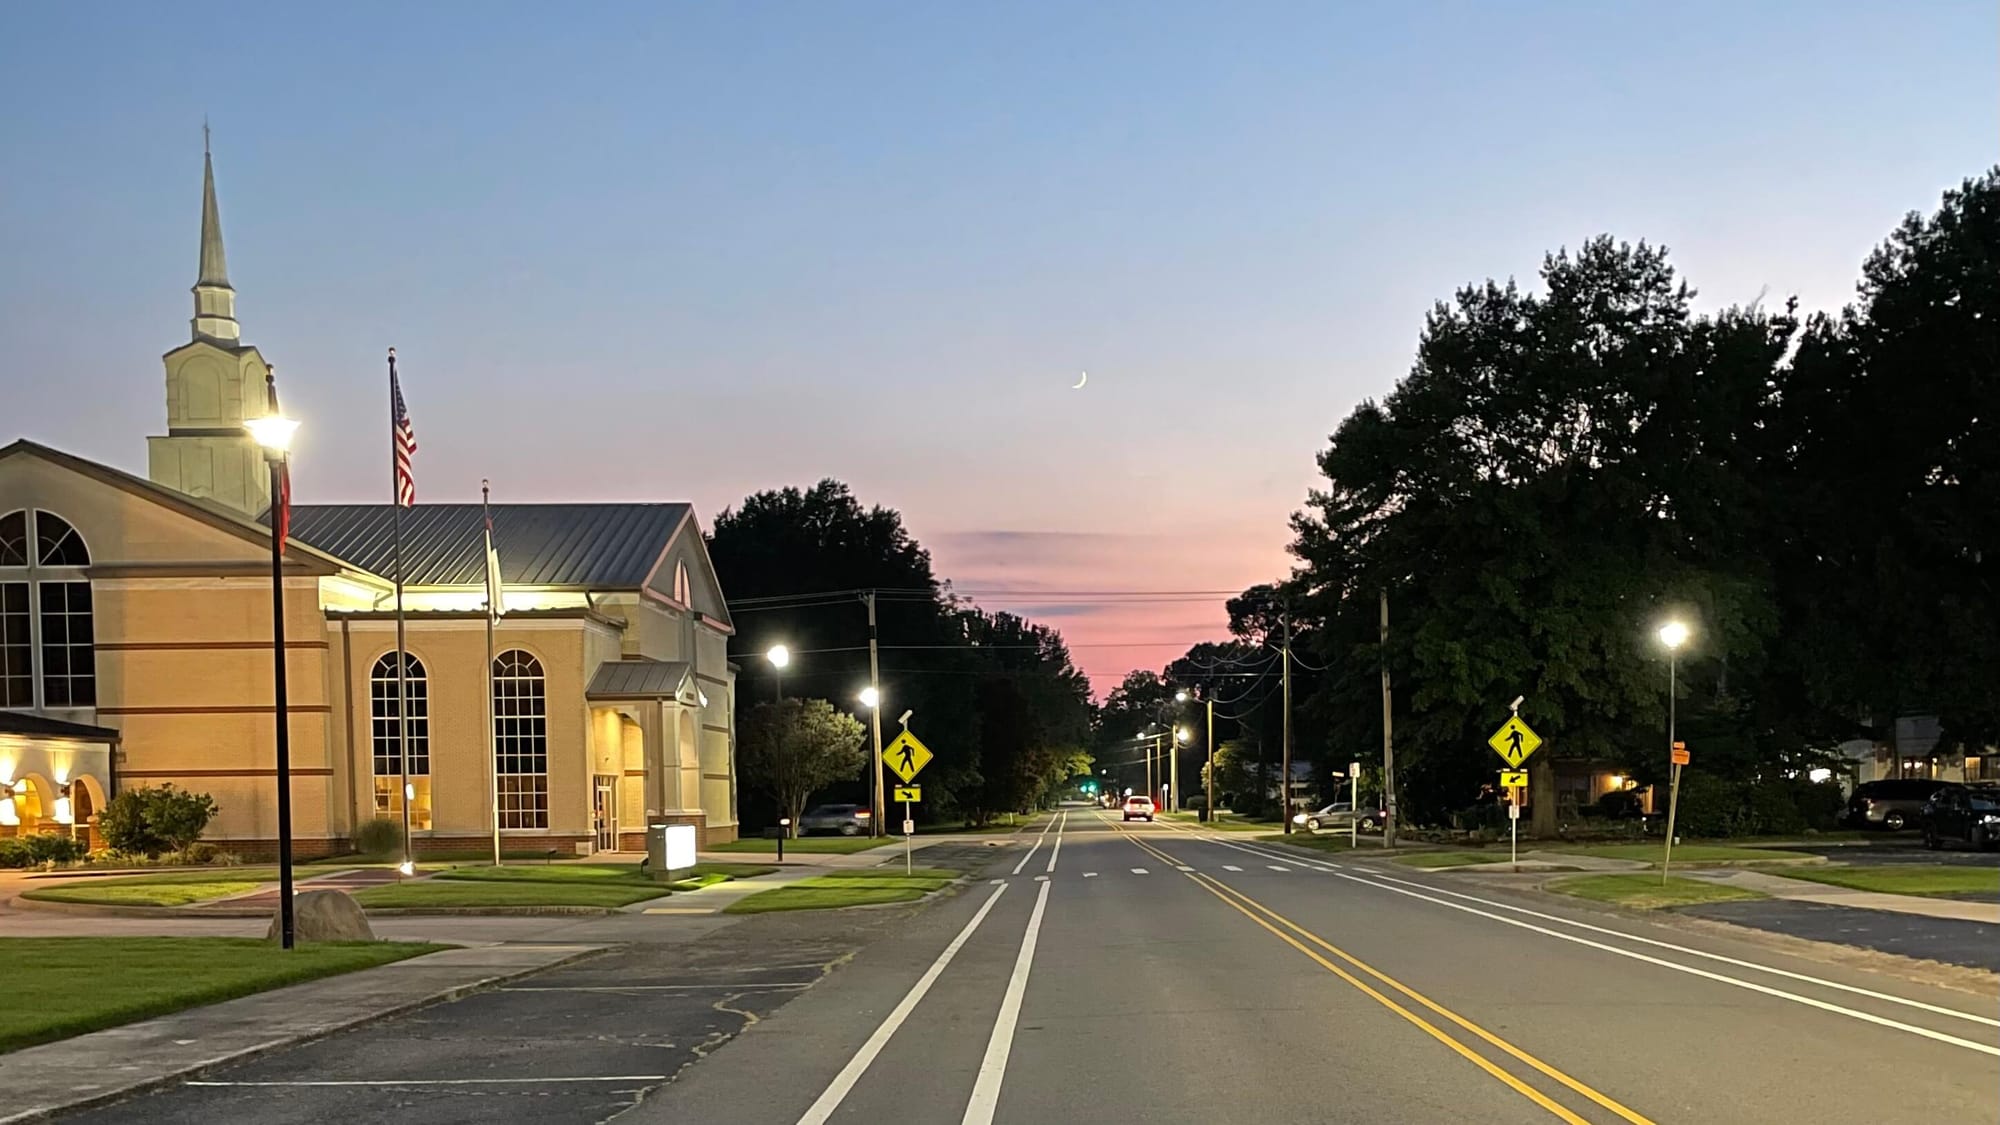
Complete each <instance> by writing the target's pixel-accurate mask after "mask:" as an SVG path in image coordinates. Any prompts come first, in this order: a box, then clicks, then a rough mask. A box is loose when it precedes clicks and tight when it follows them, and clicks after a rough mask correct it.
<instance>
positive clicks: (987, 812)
mask: <svg viewBox="0 0 2000 1125" xmlns="http://www.w3.org/2000/svg"><path fill="white" fill-rule="evenodd" d="M958 617H959V624H960V626H961V628H962V630H963V633H964V636H965V638H966V641H967V643H968V645H969V646H970V648H969V650H968V656H969V659H970V660H971V661H972V663H973V666H974V667H975V669H977V674H978V679H977V686H976V703H977V707H978V714H979V746H980V760H979V774H980V778H981V785H979V786H978V787H975V788H974V789H972V790H968V791H967V793H968V795H967V796H966V797H965V799H964V801H963V802H962V803H963V805H964V808H965V811H966V812H967V814H968V816H970V817H971V819H972V820H973V821H974V822H975V823H984V821H985V820H986V819H987V818H989V817H990V816H991V815H992V814H994V813H996V812H1026V811H1029V810H1031V809H1033V808H1035V807H1036V806H1038V805H1042V804H1045V803H1047V802H1048V801H1049V800H1050V799H1051V798H1052V796H1053V795H1054V793H1055V792H1056V791H1057V789H1058V788H1060V787H1061V785H1062V784H1063V783H1064V782H1065V781H1067V780H1069V778H1070V777H1072V776H1074V774H1075V772H1076V771H1077V770H1078V769H1079V768H1080V770H1081V771H1083V772H1087V771H1088V770H1089V769H1090V765H1091V758H1090V755H1089V753H1088V751H1087V750H1086V743H1087V742H1088V741H1089V738H1090V734H1091V706H1090V683H1089V681H1088V680H1087V679H1086V678H1085V677H1084V675H1083V673H1082V672H1080V671H1078V670H1077V668H1076V667H1075V665H1073V664H1072V663H1071V662H1070V655H1069V648H1068V646H1066V645H1065V644H1064V643H1063V640H1062V636H1061V635H1060V634H1059V633H1057V632H1056V631H1055V630H1053V629H1050V628H1048V627H1046V626H1042V625H1036V624H1033V623H1031V622H1029V621H1027V620H1025V619H1023V618H1021V617H1018V616H1016V615H1014V614H1011V613H991V614H989V613H985V612H983V611H980V610H976V609H965V610H960V611H959V615H958ZM1079 762H1081V766H1080V767H1078V763H1079ZM974 793H976V794H977V795H976V796H973V795H971V794H974Z"/></svg>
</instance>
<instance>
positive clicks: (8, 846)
mask: <svg viewBox="0 0 2000 1125" xmlns="http://www.w3.org/2000/svg"><path fill="white" fill-rule="evenodd" d="M89 850H90V849H89V848H88V847H87V846H86V845H85V844H84V842H83V841H82V840H72V839H70V838H69V835H68V834H67V833H63V832H42V833H38V834H36V835H33V836H10V837H8V838H6V839H4V840H0V867H35V866H38V865H40V864H44V863H75V862H77V861H78V860H80V859H82V858H83V857H84V854H85V853H86V852H88V851H89Z"/></svg>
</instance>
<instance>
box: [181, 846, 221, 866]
mask: <svg viewBox="0 0 2000 1125" xmlns="http://www.w3.org/2000/svg"><path fill="white" fill-rule="evenodd" d="M181 858H182V859H184V860H186V861H187V862H188V863H189V864H190V865H205V864H210V863H214V862H216V861H217V860H219V859H221V858H222V849H221V848H218V847H216V846H215V845H214V844H189V845H188V846H187V847H185V848H182V849H181Z"/></svg>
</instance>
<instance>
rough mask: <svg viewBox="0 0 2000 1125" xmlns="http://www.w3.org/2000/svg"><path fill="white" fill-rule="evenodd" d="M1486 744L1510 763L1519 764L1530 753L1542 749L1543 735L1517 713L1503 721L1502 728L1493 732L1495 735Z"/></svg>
mask: <svg viewBox="0 0 2000 1125" xmlns="http://www.w3.org/2000/svg"><path fill="white" fill-rule="evenodd" d="M1486 745H1488V746H1491V747H1492V748H1493V752H1494V753H1495V754H1498V755H1500V757H1501V758H1503V759H1504V760H1505V761H1506V762H1507V764H1508V765H1510V766H1519V765H1520V764H1521V763H1522V762H1525V761H1527V760H1528V755H1530V754H1532V753H1534V752H1535V751H1536V750H1537V749H1540V747H1541V745H1542V736H1541V735H1539V734H1536V733H1535V732H1534V731H1533V730H1532V729H1531V728H1530V727H1529V726H1528V724H1526V723H1524V722H1522V721H1521V716H1519V715H1516V716H1514V717H1513V718H1511V719H1508V720H1507V721H1506V722H1505V723H1502V724H1501V726H1500V729H1499V730H1496V731H1494V732H1493V737H1492V738H1489V739H1487V740H1486Z"/></svg>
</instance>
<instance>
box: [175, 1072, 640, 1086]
mask: <svg viewBox="0 0 2000 1125" xmlns="http://www.w3.org/2000/svg"><path fill="white" fill-rule="evenodd" d="M666 1080H667V1076H666V1075H664V1074H605V1075H593V1076H590V1077H587V1078H371V1079H366V1080H362V1079H351V1080H346V1081H340V1080H334V1079H320V1080H317V1081H310V1080H301V1081H297V1082H215V1081H188V1082H183V1083H181V1085H183V1086H510V1085H534V1084H536V1083H540V1082H664V1081H666Z"/></svg>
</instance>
